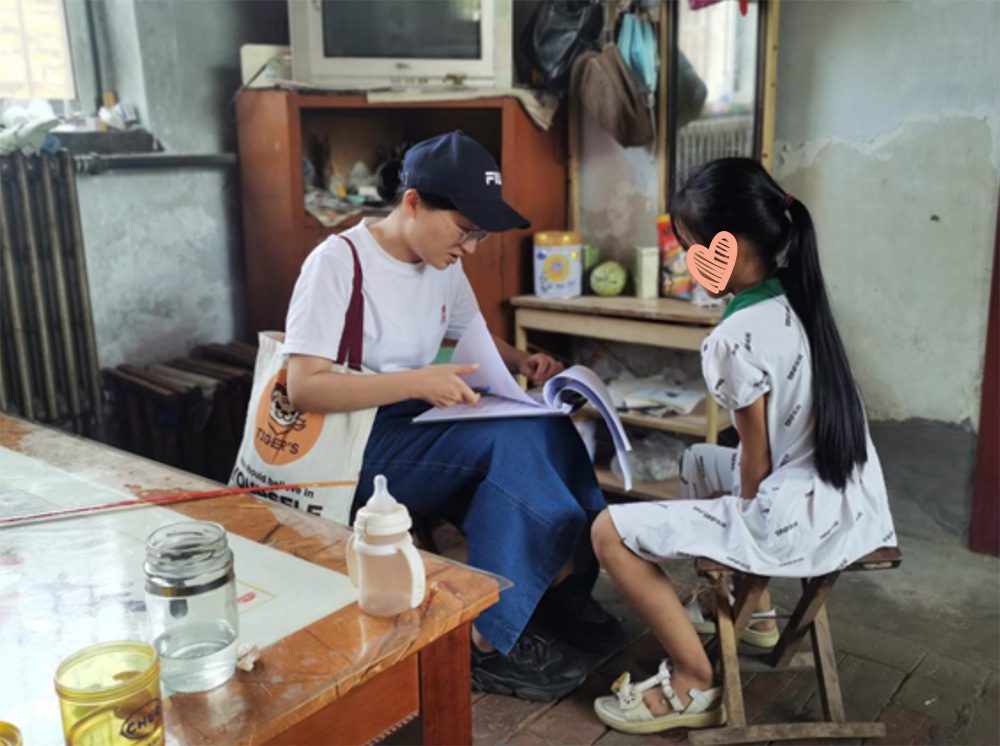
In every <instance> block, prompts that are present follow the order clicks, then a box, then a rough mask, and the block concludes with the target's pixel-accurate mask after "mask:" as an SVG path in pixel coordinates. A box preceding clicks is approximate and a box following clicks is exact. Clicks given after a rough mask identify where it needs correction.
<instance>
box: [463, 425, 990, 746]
mask: <svg viewBox="0 0 1000 746" xmlns="http://www.w3.org/2000/svg"><path fill="white" fill-rule="evenodd" d="M872 437H873V440H874V441H875V445H876V448H877V449H878V451H879V455H880V457H881V459H882V464H883V468H884V470H885V474H886V480H887V482H888V485H889V493H890V499H891V504H892V509H893V515H894V518H895V522H896V527H897V530H898V533H899V535H900V546H901V549H902V552H903V565H902V566H901V567H900V568H899V569H897V570H893V571H887V572H873V573H854V574H845V575H844V576H842V577H841V579H840V580H839V581H838V583H837V587H836V589H835V590H834V593H833V596H832V598H831V601H830V603H829V604H828V610H829V614H830V619H831V627H832V631H833V639H834V645H835V647H836V649H837V654H838V662H839V663H838V669H839V673H840V680H841V688H842V690H843V695H844V704H845V708H846V710H847V716H848V718H849V719H854V720H862V719H876V720H879V721H881V722H884V723H886V725H887V728H888V736H887V738H885V739H883V740H881V741H878V742H876V743H885V744H911V743H934V744H939V743H940V744H1000V725H998V720H1000V716H998V710H1000V706H998V703H1000V684H998V673H1000V660H998V659H1000V644H998V639H1000V635H998V630H1000V562H998V560H997V558H995V557H988V556H984V555H977V554H974V553H972V552H969V551H968V550H967V549H965V531H966V528H967V522H968V514H969V499H970V498H969V486H968V485H969V476H970V474H971V469H972V463H973V457H974V449H975V439H974V436H973V434H972V433H970V432H968V431H966V430H965V429H963V428H960V427H954V426H948V425H942V424H940V423H934V422H924V421H909V422H904V423H875V424H873V426H872ZM680 574H681V576H682V578H683V579H685V580H686V582H694V578H693V573H691V572H690V570H689V568H685V567H683V566H682V567H681V572H680ZM772 590H773V592H774V596H775V600H776V603H777V604H778V606H779V608H782V607H784V608H785V609H788V608H789V607H790V606H791V605H792V604H793V603H794V600H795V598H796V593H797V590H798V584H797V583H796V582H792V581H776V582H775V583H774V584H773V585H772ZM595 593H596V595H597V596H598V597H599V598H600V599H601V600H602V601H603V602H604V603H605V604H607V605H609V607H610V608H611V610H612V611H613V613H615V614H616V615H617V616H619V617H620V618H621V619H622V620H623V623H624V625H625V627H626V629H627V631H628V633H629V634H628V638H629V644H628V646H627V648H626V649H625V650H623V651H621V652H619V653H618V654H615V655H613V656H609V657H608V658H606V659H604V660H595V661H593V667H592V673H591V676H590V678H589V679H588V681H587V682H586V684H585V685H584V686H583V687H582V688H581V689H580V690H579V691H577V692H576V693H574V694H573V695H571V696H570V697H568V698H566V699H565V700H563V701H561V702H558V703H551V704H540V703H530V702H522V701H520V700H516V699H513V698H510V697H502V696H497V695H477V696H476V699H475V704H474V731H475V732H474V737H475V742H476V743H477V744H499V743H503V744H591V743H598V744H632V743H636V744H661V743H686V742H687V737H686V733H685V732H684V731H674V732H671V733H668V734H665V735H662V736H646V737H637V736H627V735H623V734H619V733H615V732H613V731H608V730H607V729H606V728H605V727H604V726H603V725H602V724H601V723H600V722H599V721H598V720H597V719H596V718H595V717H594V715H593V711H592V709H591V703H592V701H593V698H594V697H595V696H597V695H599V694H605V693H608V692H609V687H610V684H611V681H613V679H614V678H615V677H616V676H617V675H618V674H619V673H621V672H622V671H624V670H626V669H628V670H631V671H632V672H633V675H634V676H635V675H638V674H641V675H644V676H645V675H649V674H651V673H652V672H653V671H654V670H655V666H656V663H657V662H658V660H659V658H660V657H661V651H660V650H658V646H657V644H656V642H655V640H653V639H652V638H651V636H650V635H649V634H648V632H646V631H645V630H644V628H643V625H642V624H641V622H639V620H637V619H636V618H635V615H634V614H633V613H632V611H631V610H630V609H629V608H628V606H627V605H625V604H624V603H623V602H622V600H621V598H620V596H619V595H618V592H617V590H616V589H615V588H614V587H613V585H612V584H611V583H610V582H609V581H608V580H607V578H605V577H603V576H602V578H601V580H600V581H599V584H598V587H597V589H596V591H595ZM744 682H745V685H744V697H745V700H746V707H747V716H748V719H749V720H750V721H752V722H768V721H772V722H773V721H777V720H785V721H788V720H808V719H813V718H815V717H816V715H817V713H818V707H819V700H818V697H817V688H816V683H815V678H814V676H813V674H812V673H809V672H798V673H792V674H756V675H754V676H749V677H747V676H744Z"/></svg>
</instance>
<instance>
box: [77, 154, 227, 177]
mask: <svg viewBox="0 0 1000 746" xmlns="http://www.w3.org/2000/svg"><path fill="white" fill-rule="evenodd" d="M75 160H76V169H77V171H78V172H79V173H85V174H90V175H96V174H101V173H104V172H105V171H110V170H112V169H133V170H134V169H156V168H229V167H231V166H235V165H236V162H237V161H236V154H235V153H188V154H183V153H124V154H120V155H98V154H96V153H92V154H90V155H78V156H76V157H75Z"/></svg>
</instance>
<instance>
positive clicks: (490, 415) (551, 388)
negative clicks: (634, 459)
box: [413, 316, 632, 490]
mask: <svg viewBox="0 0 1000 746" xmlns="http://www.w3.org/2000/svg"><path fill="white" fill-rule="evenodd" d="M451 361H452V363H453V364H455V365H466V364H470V363H478V364H479V370H478V371H476V372H475V373H473V374H472V375H468V376H465V377H464V378H465V382H466V383H468V384H469V385H470V386H472V387H474V388H483V389H488V390H489V391H490V395H489V396H484V397H482V398H481V399H480V401H479V405H478V406H475V407H471V406H468V405H465V404H458V405H455V406H452V407H440V408H436V409H431V410H430V411H428V412H425V413H424V414H422V415H420V416H419V417H416V418H415V419H414V420H413V422H414V423H417V424H425V423H431V422H455V421H458V420H492V419H499V418H502V417H554V416H566V415H570V414H573V412H575V411H576V410H578V409H579V408H580V407H582V406H583V405H584V403H585V402H590V403H591V404H592V405H593V406H594V408H595V409H596V410H597V411H598V412H599V413H600V415H601V417H603V418H604V421H605V422H606V423H607V425H608V430H610V431H611V439H612V441H613V442H614V445H615V451H616V452H617V454H618V463H619V464H620V465H621V467H622V474H623V475H624V479H623V481H624V483H625V489H626V490H630V489H632V472H631V469H630V468H629V459H628V455H627V453H628V451H631V450H632V444H631V443H629V439H628V436H627V435H626V434H625V428H624V427H623V426H622V423H621V420H619V419H618V415H617V414H616V413H615V405H614V402H613V400H612V399H611V394H610V393H608V390H607V389H606V388H605V386H604V383H603V382H602V381H601V379H600V378H598V377H597V375H596V374H595V373H594V372H593V371H592V370H590V368H587V367H585V366H582V365H575V366H573V367H572V368H569V369H568V370H565V371H563V372H562V373H560V374H558V375H556V376H554V377H553V378H551V379H549V380H548V381H546V383H545V385H544V386H543V387H542V388H541V390H539V391H533V392H525V391H524V390H522V389H521V387H520V386H518V384H517V381H516V380H514V377H513V376H512V375H511V374H510V372H509V371H508V370H507V366H506V365H505V364H504V362H503V359H502V358H501V357H500V353H499V352H498V351H497V348H496V344H495V343H494V342H493V338H492V337H491V336H490V333H489V330H488V329H487V328H486V321H485V320H484V319H483V317H482V316H477V317H476V319H475V320H474V321H473V322H472V323H471V324H470V325H469V328H468V329H466V330H465V333H464V334H463V335H462V338H461V339H460V340H459V341H458V344H457V345H456V347H455V354H454V355H453V356H452V360H451Z"/></svg>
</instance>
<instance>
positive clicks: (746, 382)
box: [592, 158, 896, 733]
mask: <svg viewBox="0 0 1000 746" xmlns="http://www.w3.org/2000/svg"><path fill="white" fill-rule="evenodd" d="M673 218H674V221H673V223H674V226H675V229H676V230H677V234H678V238H679V239H680V240H681V242H682V244H683V245H684V246H685V247H686V248H688V249H690V247H691V246H693V245H695V244H699V245H701V246H709V245H710V244H711V242H712V239H713V238H714V237H715V236H716V235H717V234H718V233H719V232H720V231H728V232H729V233H731V234H732V235H733V236H734V237H735V239H736V243H737V252H736V259H735V264H734V266H733V269H732V274H731V275H730V278H729V280H728V283H727V285H726V287H725V288H724V289H723V292H727V293H730V292H731V293H733V294H734V295H733V298H732V300H731V301H730V303H729V305H728V306H727V308H726V310H725V312H724V314H723V319H722V321H721V323H720V324H719V325H718V326H717V327H716V328H715V329H714V330H713V331H712V333H711V334H709V335H708V337H707V338H706V340H705V342H704V344H703V345H702V349H701V354H702V372H703V375H704V378H705V383H706V386H707V388H708V390H709V392H710V394H711V396H712V397H713V398H714V399H715V400H716V401H717V402H718V403H719V404H720V405H721V406H723V407H726V408H727V409H730V410H731V411H732V417H733V424H734V425H735V427H736V430H737V432H738V434H739V440H740V445H739V447H738V448H735V449H732V448H723V447H721V446H716V445H706V444H701V445H696V446H693V447H692V448H690V449H688V451H687V452H686V453H685V455H684V460H683V462H682V465H681V489H682V498H683V499H681V500H671V501H667V502H664V503H649V502H643V503H633V504H626V505H614V506H612V507H610V508H608V509H607V510H605V511H604V512H603V513H602V514H601V515H600V516H599V517H598V518H597V520H596V521H595V523H594V526H593V529H592V538H593V541H594V548H595V550H596V552H597V555H598V558H599V559H600V560H601V564H602V565H603V566H604V568H605V569H606V570H607V571H608V573H609V574H610V575H611V577H612V578H613V579H614V581H615V582H616V584H618V586H619V587H620V588H621V590H622V592H623V593H624V595H625V596H626V597H627V598H628V599H629V601H630V602H632V603H633V605H634V606H635V607H636V608H637V610H638V611H639V613H640V615H641V616H643V618H644V619H645V620H646V622H647V623H648V624H649V626H650V628H651V629H652V631H653V633H654V634H655V635H656V637H657V638H658V640H659V641H660V643H661V644H662V645H663V647H664V650H665V652H666V654H667V656H668V657H667V659H666V660H665V661H664V662H663V663H662V664H661V666H660V670H659V672H658V673H657V674H656V675H655V676H653V677H652V678H650V679H648V680H646V681H643V682H638V683H633V682H632V681H631V679H630V678H629V675H628V674H627V673H626V674H623V675H622V677H620V678H619V680H618V681H617V682H616V684H615V689H614V695H613V696H610V697H601V698H599V699H598V700H597V701H596V702H595V703H594V709H595V711H596V712H597V715H598V717H600V719H601V720H602V721H604V722H605V723H606V724H608V725H610V726H611V727H613V728H616V729H619V730H623V731H626V732H633V733H652V732H655V731H661V730H667V729H669V728H676V727H688V728H701V727H710V726H716V725H719V724H721V723H722V722H723V721H724V719H725V714H724V711H723V709H722V707H721V688H720V687H718V686H716V685H715V682H714V681H713V671H712V666H711V663H710V662H709V659H708V657H707V656H706V654H705V651H704V649H703V648H702V645H701V642H700V640H699V638H698V632H713V631H714V630H715V623H714V621H712V620H711V619H707V618H706V617H705V610H704V609H703V608H702V607H701V605H700V603H699V599H698V598H695V599H693V600H691V601H690V602H688V603H687V604H685V603H684V602H682V601H681V600H680V598H679V597H678V595H677V593H676V591H675V590H674V587H673V584H672V583H671V582H670V580H669V578H668V577H667V575H666V574H665V573H664V572H663V566H664V563H666V562H668V561H669V560H674V559H679V558H688V557H691V556H696V557H709V558H711V559H714V560H716V561H718V562H721V563H723V564H726V565H729V566H730V567H733V568H735V569H738V570H740V571H743V572H746V573H751V574H754V575H762V576H766V577H776V576H786V577H799V578H808V577H816V576H819V575H825V574H827V573H830V572H833V571H836V570H839V569H842V568H843V567H845V566H847V565H848V564H850V563H851V562H852V561H854V560H856V559H858V558H859V557H862V556H864V555H865V554H868V553H869V552H871V551H874V550H875V549H878V548H879V547H882V546H895V544H896V534H895V530H894V528H893V524H892V517H891V516H890V513H889V505H888V498H887V495H886V488H885V480H884V478H883V476H882V469H881V465H880V464H879V460H878V454H877V453H876V452H875V448H874V446H873V445H872V442H871V438H870V436H869V433H868V426H867V423H866V421H865V414H864V408H863V406H862V403H861V395H860V393H859V391H858V388H857V385H856V384H855V382H854V377H853V375H852V374H851V367H850V364H849V362H848V360H847V353H846V352H845V350H844V344H843V341H842V340H841V337H840V333H839V332H838V331H837V325H836V323H835V321H834V317H833V311H832V310H831V308H830V301H829V298H828V296H827V291H826V285H825V283H824V281H823V273H822V271H821V269H820V261H819V250H818V247H817V243H816V232H815V229H814V228H813V222H812V217H811V215H810V214H809V210H808V209H807V208H806V206H805V205H804V204H802V202H801V201H799V200H797V199H796V198H795V197H793V196H792V195H790V194H787V193H786V192H785V190H784V189H782V188H781V186H779V185H778V183H777V182H776V181H775V180H774V179H773V178H771V176H770V175H769V174H768V173H767V172H766V171H765V170H764V168H763V167H762V166H761V165H760V164H759V163H757V162H756V161H753V160H750V159H747V158H723V159H720V160H717V161H713V162H712V163H709V164H708V165H706V166H704V167H703V168H702V169H701V170H699V171H698V172H697V173H695V174H694V175H693V176H692V177H691V179H690V180H689V181H688V182H687V184H685V185H684V187H683V188H682V189H681V190H680V192H679V193H678V195H677V198H676V203H675V206H674V215H673ZM774 617H775V612H774V609H773V608H771V600H770V598H769V597H768V596H767V594H764V596H763V597H762V598H761V601H760V605H759V606H758V609H757V612H756V613H755V614H754V617H753V619H752V622H751V624H750V625H749V626H748V627H747V629H746V631H745V632H744V635H743V640H744V641H745V642H748V643H750V644H753V645H757V646H758V647H763V648H769V647H774V645H775V644H776V643H777V640H778V630H777V626H776V624H775V620H774Z"/></svg>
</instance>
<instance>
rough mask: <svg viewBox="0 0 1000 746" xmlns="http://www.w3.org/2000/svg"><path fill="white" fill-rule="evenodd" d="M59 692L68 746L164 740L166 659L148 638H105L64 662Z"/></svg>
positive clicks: (142, 745)
mask: <svg viewBox="0 0 1000 746" xmlns="http://www.w3.org/2000/svg"><path fill="white" fill-rule="evenodd" d="M55 685H56V693H57V694H58V695H59V707H60V709H61V711H62V721H63V734H64V736H65V738H66V744H67V746H97V745H98V744H100V745H101V746H154V745H158V744H162V743H163V705H162V702H161V698H160V661H159V658H158V657H157V655H156V651H155V650H154V649H153V648H152V647H151V646H149V645H147V644H145V643H142V642H133V641H118V642H105V643H101V644H99V645H92V646H91V647H88V648H84V649H83V650H80V651H78V652H76V653H74V654H73V655H71V656H70V657H69V658H67V659H66V660H64V661H63V662H62V663H61V664H59V668H58V669H56V679H55Z"/></svg>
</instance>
